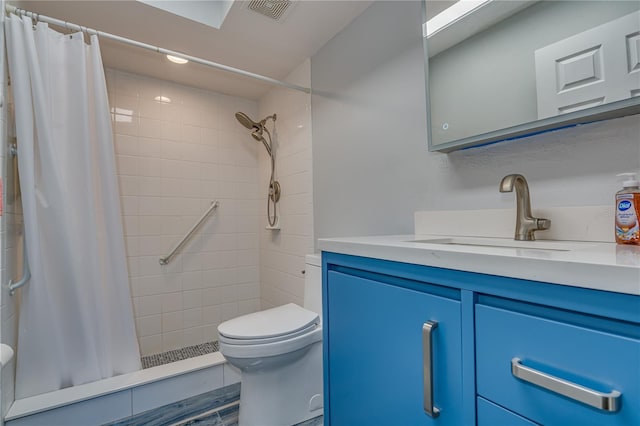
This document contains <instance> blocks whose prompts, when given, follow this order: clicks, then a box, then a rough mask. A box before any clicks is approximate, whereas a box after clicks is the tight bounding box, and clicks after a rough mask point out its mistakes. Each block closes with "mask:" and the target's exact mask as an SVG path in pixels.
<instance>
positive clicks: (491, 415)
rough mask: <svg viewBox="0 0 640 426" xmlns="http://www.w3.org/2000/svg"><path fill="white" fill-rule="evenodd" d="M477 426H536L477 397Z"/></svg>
mask: <svg viewBox="0 0 640 426" xmlns="http://www.w3.org/2000/svg"><path fill="white" fill-rule="evenodd" d="M477 401H478V426H537V423H533V422H530V421H529V420H527V419H525V418H524V417H520V416H519V415H517V414H515V413H512V412H511V411H509V410H505V409H504V408H502V407H500V406H499V405H496V404H494V403H493V402H491V401H487V400H486V399H484V398H481V397H478V398H477Z"/></svg>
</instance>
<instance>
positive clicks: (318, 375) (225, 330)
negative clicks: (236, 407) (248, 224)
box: [218, 255, 323, 426]
mask: <svg viewBox="0 0 640 426" xmlns="http://www.w3.org/2000/svg"><path fill="white" fill-rule="evenodd" d="M305 270H306V274H305V288H304V308H302V307H300V306H298V305H296V304H294V303H289V304H287V305H283V306H279V307H277V308H273V309H267V310H264V311H260V312H255V313H252V314H248V315H243V316H241V317H238V318H234V319H232V320H229V321H226V322H224V323H222V324H220V326H218V337H219V344H220V352H221V353H222V355H224V357H225V358H226V359H227V361H228V362H229V363H230V364H231V365H233V366H235V367H237V368H239V369H240V370H241V377H242V385H241V388H240V417H239V421H238V423H239V426H254V425H256V426H257V425H260V426H291V425H294V424H297V423H300V422H303V421H305V420H308V419H311V418H314V417H317V416H319V415H321V414H322V413H323V411H322V407H323V401H322V325H321V322H320V317H321V315H322V273H321V263H320V255H307V256H306V268H305Z"/></svg>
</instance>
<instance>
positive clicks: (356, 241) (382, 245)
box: [318, 235, 640, 295]
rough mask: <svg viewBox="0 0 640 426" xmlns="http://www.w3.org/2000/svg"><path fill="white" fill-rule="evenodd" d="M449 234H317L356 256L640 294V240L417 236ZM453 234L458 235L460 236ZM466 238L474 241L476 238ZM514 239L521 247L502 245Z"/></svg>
mask: <svg viewBox="0 0 640 426" xmlns="http://www.w3.org/2000/svg"><path fill="white" fill-rule="evenodd" d="M447 238H449V237H448V236H443V235H387V236H376V237H351V238H324V239H319V240H318V246H319V249H320V250H322V251H328V252H335V253H342V254H349V255H354V256H364V257H372V258H377V259H384V260H393V261H397V262H404V263H412V264H417V265H425V266H435V267H439V268H447V269H456V270H460V271H468V272H478V273H483V274H490V275H499V276H505V277H512V278H521V279H526V280H533V281H542V282H547V283H554V284H561V285H568V286H573V287H582V288H590V289H596V290H604V291H612V292H617V293H627V294H633V295H640V246H629V245H624V246H623V245H617V244H614V243H603V242H573V241H549V240H545V241H533V242H514V241H513V240H509V239H504V238H478V239H477V240H478V242H479V243H480V244H491V243H492V242H495V244H496V245H497V246H476V245H458V244H455V245H454V244H432V243H420V242H414V241H415V240H429V239H447ZM450 238H453V239H454V241H455V239H459V238H461V237H450ZM463 240H464V241H463V242H471V243H473V242H474V241H473V240H474V239H473V238H463ZM510 243H513V245H520V247H518V248H515V247H500V245H509V244H510ZM536 247H538V248H536ZM540 247H543V248H544V247H546V248H549V247H551V248H556V250H548V249H540Z"/></svg>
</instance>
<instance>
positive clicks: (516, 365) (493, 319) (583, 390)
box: [476, 305, 640, 426]
mask: <svg viewBox="0 0 640 426" xmlns="http://www.w3.org/2000/svg"><path fill="white" fill-rule="evenodd" d="M636 335H637V334H636ZM476 369H477V393H478V395H480V396H482V397H484V398H486V399H488V400H490V401H493V402H495V403H497V404H499V405H500V406H502V407H505V408H507V409H508V410H511V411H513V412H515V413H518V414H520V415H522V416H523V417H526V418H527V419H531V420H532V421H534V422H538V423H541V424H544V425H563V426H564V425H640V340H638V339H637V338H631V337H626V336H620V335H616V334H612V333H608V332H604V331H600V330H595V329H590V328H585V327H583V326H576V325H573V324H568V323H563V322H559V321H554V320H549V319H546V318H541V317H536V316H533V315H528V314H523V313H519V312H513V311H509V310H506V309H502V308H496V307H492V306H485V305H476ZM516 376H519V377H516ZM576 385H577V386H576ZM590 390H592V391H593V392H592V393H589V391H590ZM617 392H619V396H617ZM604 396H607V397H606V398H605V397H604ZM578 400H588V401H589V402H590V403H591V404H593V405H605V406H606V405H607V404H609V405H610V406H611V407H610V409H607V407H602V408H596V407H594V406H592V405H589V404H587V403H585V402H579V401H578ZM602 400H604V403H603V402H602ZM616 404H617V407H615V405H616Z"/></svg>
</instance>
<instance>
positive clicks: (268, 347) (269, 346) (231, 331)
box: [218, 303, 322, 358]
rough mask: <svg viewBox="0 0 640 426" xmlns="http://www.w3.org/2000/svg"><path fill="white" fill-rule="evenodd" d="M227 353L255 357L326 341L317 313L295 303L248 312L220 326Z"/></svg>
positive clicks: (220, 334) (220, 336)
mask: <svg viewBox="0 0 640 426" xmlns="http://www.w3.org/2000/svg"><path fill="white" fill-rule="evenodd" d="M218 335H219V336H218V341H219V344H220V349H221V351H222V352H223V354H225V356H232V357H237V358H253V357H261V356H275V355H280V354H283V353H287V352H293V351H295V350H298V349H301V348H303V347H305V346H308V345H310V344H312V343H314V342H317V341H320V340H322V328H321V327H320V317H319V316H318V314H317V313H315V312H312V311H309V310H307V309H304V308H302V307H300V306H298V305H296V304H294V303H289V304H287V305H283V306H279V307H277V308H272V309H267V310H264V311H260V312H255V313H252V314H248V315H244V316H242V317H238V318H234V319H231V320H229V321H226V322H224V323H222V324H220V326H219V327H218Z"/></svg>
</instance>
